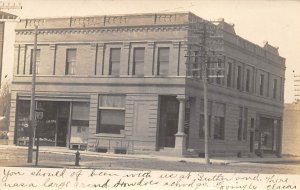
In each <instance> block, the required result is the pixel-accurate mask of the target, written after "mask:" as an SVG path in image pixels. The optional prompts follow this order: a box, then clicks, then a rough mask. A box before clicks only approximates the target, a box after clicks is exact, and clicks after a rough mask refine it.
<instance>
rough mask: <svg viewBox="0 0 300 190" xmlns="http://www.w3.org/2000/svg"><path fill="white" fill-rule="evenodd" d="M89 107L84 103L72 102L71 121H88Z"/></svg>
mask: <svg viewBox="0 0 300 190" xmlns="http://www.w3.org/2000/svg"><path fill="white" fill-rule="evenodd" d="M89 114H90V106H89V103H86V102H74V103H73V109H72V120H89Z"/></svg>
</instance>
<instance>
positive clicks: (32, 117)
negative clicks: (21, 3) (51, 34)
mask: <svg viewBox="0 0 300 190" xmlns="http://www.w3.org/2000/svg"><path fill="white" fill-rule="evenodd" d="M37 35H38V26H35V29H34V48H33V60H32V81H31V84H32V85H31V99H30V115H29V117H30V125H29V142H28V158H27V162H28V163H32V155H33V144H34V134H33V133H34V126H33V124H34V123H35V82H36V51H37Z"/></svg>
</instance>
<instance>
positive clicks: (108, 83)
mask: <svg viewBox="0 0 300 190" xmlns="http://www.w3.org/2000/svg"><path fill="white" fill-rule="evenodd" d="M203 23H205V25H203ZM35 25H38V26H39V34H38V50H37V84H36V90H37V92H36V100H37V103H36V106H37V107H42V108H44V109H45V114H44V115H45V117H44V123H43V127H42V129H41V135H40V136H42V137H43V139H42V143H43V144H45V145H52V146H63V147H69V148H82V147H84V148H85V147H86V146H87V148H88V149H90V150H95V151H101V152H116V153H125V152H126V153H156V152H159V154H172V155H177V156H182V155H202V154H203V152H204V129H203V125H204V121H203V118H204V111H203V87H202V82H201V61H199V60H198V59H202V58H201V55H202V53H203V51H204V49H201V46H199V47H198V48H194V47H196V46H197V45H196V44H194V41H195V40H198V41H202V40H206V39H205V38H201V37H197V36H198V35H199V34H202V33H206V30H207V29H209V32H212V33H214V34H217V36H218V39H217V41H218V44H219V45H218V47H217V48H220V49H222V56H220V57H219V58H218V60H217V65H216V67H222V68H223V69H224V71H223V75H224V77H222V78H221V77H216V78H210V79H209V84H208V97H209V101H208V115H209V117H208V118H209V122H208V123H209V152H210V155H211V156H214V155H215V156H217V155H237V154H241V153H242V154H247V155H248V154H254V152H255V151H258V152H259V153H271V154H277V155H278V156H280V154H281V131H282V115H283V98H284V97H283V91H284V73H285V59H284V58H282V57H281V56H280V55H279V53H278V48H275V47H273V46H271V45H269V44H268V43H266V44H265V45H264V46H263V47H260V46H258V45H256V44H253V43H251V42H249V41H247V40H245V39H243V38H241V37H239V36H238V35H237V34H236V33H235V30H234V27H233V25H230V24H228V23H226V22H224V20H222V21H220V22H219V23H218V24H217V25H214V24H213V23H211V22H208V21H205V20H203V19H202V18H200V17H198V16H196V15H194V14H193V13H190V12H187V13H167V14H161V13H159V14H136V15H117V16H116V15H112V16H94V17H72V18H39V19H26V20H22V21H21V22H20V23H18V24H17V28H16V43H15V62H14V77H13V85H12V101H11V114H10V119H11V123H10V128H9V130H10V133H9V134H10V137H9V140H10V143H11V144H13V143H14V144H18V145H21V144H26V142H27V140H28V138H27V134H26V133H27V128H28V127H27V126H28V125H27V123H28V118H29V105H30V90H31V64H32V54H33V36H34V26H35ZM203 26H205V29H204V28H203ZM258 30H259V29H258ZM207 40H208V39H207ZM191 44H193V47H191ZM208 46H209V48H211V49H214V48H216V47H215V46H214V44H211V45H208ZM205 48H206V47H205ZM199 63H200V64H199ZM210 72H212V73H211V74H217V73H214V72H215V71H214V70H213V69H211V70H210ZM217 75H218V74H217Z"/></svg>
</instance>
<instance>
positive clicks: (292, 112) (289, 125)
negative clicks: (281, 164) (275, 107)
mask: <svg viewBox="0 0 300 190" xmlns="http://www.w3.org/2000/svg"><path fill="white" fill-rule="evenodd" d="M299 116H300V101H299V100H296V101H295V102H293V103H288V104H285V105H284V116H283V126H284V130H283V141H282V146H283V148H282V153H283V154H285V155H290V156H300V142H299V141H298V140H297V139H298V137H299V136H300V118H299Z"/></svg>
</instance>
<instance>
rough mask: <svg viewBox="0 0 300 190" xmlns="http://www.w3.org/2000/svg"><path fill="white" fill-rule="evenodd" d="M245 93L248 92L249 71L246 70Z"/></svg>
mask: <svg viewBox="0 0 300 190" xmlns="http://www.w3.org/2000/svg"><path fill="white" fill-rule="evenodd" d="M246 92H250V69H247V70H246Z"/></svg>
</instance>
